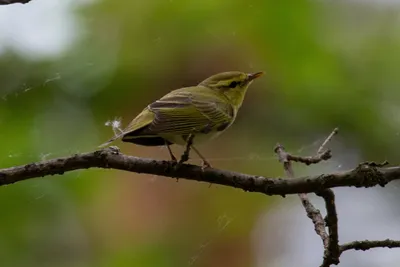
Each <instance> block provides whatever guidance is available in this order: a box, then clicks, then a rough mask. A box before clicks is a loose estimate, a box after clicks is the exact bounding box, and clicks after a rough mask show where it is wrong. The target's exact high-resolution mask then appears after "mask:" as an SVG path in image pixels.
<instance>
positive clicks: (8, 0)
mask: <svg viewBox="0 0 400 267" xmlns="http://www.w3.org/2000/svg"><path fill="white" fill-rule="evenodd" d="M30 1H32V0H0V5H10V4H16V3H20V4H26V3H29V2H30Z"/></svg>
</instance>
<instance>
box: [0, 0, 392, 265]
mask: <svg viewBox="0 0 400 267" xmlns="http://www.w3.org/2000/svg"><path fill="white" fill-rule="evenodd" d="M399 32H400V1H396V0H392V1H389V0H380V1H378V0H375V1H373V0H369V1H368V0H364V1H362V0H359V1H355V0H353V1H351V0H348V1H329V0H327V1H322V0H307V1H306V0H293V1H275V0H268V1H266V0H236V1H228V0H218V1H216V0H190V1H188V0H151V1H150V0H149V1H144V0H143V1H142V0H132V1H123V0H85V1H83V0H81V1H77V0H74V1H73V0H63V1H54V0H32V2H31V3H29V4H26V5H21V4H15V5H9V6H1V7H0V129H1V130H0V140H2V141H1V145H0V151H1V152H0V168H5V167H10V166H15V165H20V164H24V163H29V162H34V161H38V160H43V159H49V158H54V157H59V156H65V155H69V154H72V153H79V152H86V151H92V150H94V149H96V147H97V146H98V145H99V144H101V143H102V142H104V141H105V140H107V139H108V138H109V137H110V136H112V135H113V132H112V129H111V128H110V127H106V126H105V124H106V122H107V121H110V120H113V119H115V118H121V120H122V124H123V125H126V124H127V123H129V121H130V120H131V119H132V118H133V117H134V116H135V115H136V114H137V113H138V112H140V111H141V110H142V109H143V107H145V106H146V105H147V104H149V103H150V102H152V101H153V100H155V99H157V98H158V97H160V96H162V95H163V94H165V93H167V92H169V91H170V90H172V89H176V88H179V87H183V86H189V85H194V84H196V83H198V82H199V81H201V80H203V79H204V78H206V77H207V76H209V75H212V74H215V73H217V72H220V71H228V70H241V71H246V72H253V71H260V70H263V71H265V72H266V75H265V76H264V77H263V78H262V79H260V80H257V81H256V82H255V83H253V85H252V86H251V88H250V89H249V91H248V94H247V97H246V99H245V102H244V105H243V107H242V109H241V112H240V113H239V116H238V118H237V121H236V122H235V124H234V125H233V126H232V128H231V129H230V130H229V131H227V132H226V133H225V134H224V135H222V136H221V137H220V138H219V139H217V140H215V141H212V142H211V143H206V144H204V145H203V146H201V151H202V152H203V154H205V155H206V156H207V157H208V159H209V161H210V162H211V163H212V164H213V166H214V167H217V168H223V169H229V170H232V171H238V172H245V173H250V174H258V175H264V176H270V177H278V176H282V175H283V171H282V167H281V165H280V164H279V163H278V162H277V160H276V157H275V156H274V154H273V151H272V150H273V147H274V145H275V144H276V143H277V142H281V143H283V144H284V145H285V146H286V148H287V150H288V151H291V152H293V153H297V154H301V155H309V154H313V153H315V151H316V150H317V149H318V146H319V145H320V143H321V142H322V140H323V139H324V137H326V136H327V134H329V133H330V131H331V130H332V129H333V128H334V127H339V128H340V135H339V136H337V138H336V137H335V140H334V142H333V143H332V144H331V147H332V149H333V153H334V158H333V159H332V160H331V161H329V162H327V163H323V164H320V165H318V166H312V167H304V166H296V174H297V175H298V176H301V175H310V174H318V173H322V172H334V171H340V170H345V169H349V168H352V167H354V166H356V165H357V163H359V162H361V161H365V160H376V161H383V160H389V161H390V162H391V163H392V164H397V163H398V162H399V142H400V117H399V101H400V90H399V84H400V75H399V73H398V72H399V65H400V34H399ZM116 145H118V146H119V147H120V148H121V150H122V151H123V152H124V153H128V154H131V155H135V156H143V157H151V158H157V159H166V158H168V153H167V151H166V150H165V149H163V148H149V147H140V146H135V145H129V144H122V143H116ZM173 150H174V152H175V153H177V154H179V153H181V152H182V149H181V148H179V147H173ZM192 162H193V163H195V164H200V161H199V160H198V159H196V158H193V159H192ZM335 192H336V193H337V199H338V200H337V205H338V211H339V227H340V228H339V230H340V241H341V242H346V241H351V240H354V239H385V238H387V237H391V238H400V231H399V229H400V228H399V225H400V221H399V216H400V209H399V205H398V203H399V200H400V198H399V193H400V192H399V189H398V187H397V184H396V183H392V184H390V185H388V186H387V187H386V188H383V189H381V188H374V189H335ZM313 200H315V202H316V203H317V205H318V207H320V208H321V209H323V203H321V201H320V200H319V199H316V198H314V197H313ZM321 255H322V246H321V242H320V240H319V237H318V236H316V235H315V234H314V232H313V226H312V224H311V222H310V221H309V219H308V218H307V217H306V216H305V212H304V210H303V209H302V207H301V205H300V203H299V201H298V199H297V197H296V196H289V197H286V198H284V199H283V198H281V197H266V196H263V195H261V194H251V193H246V192H242V191H240V190H236V189H232V188H226V187H222V186H217V185H213V186H211V187H209V185H208V184H202V183H198V182H193V181H185V180H179V182H176V181H175V180H173V179H166V178H163V177H156V176H149V175H138V174H134V173H125V172H120V171H113V170H83V171H75V172H71V173H67V174H65V175H63V176H58V177H45V178H40V179H39V178H38V179H32V180H28V181H24V182H21V183H17V184H14V185H10V186H3V187H1V188H0V264H1V266H15V267H22V266H24V267H25V266H31V267H34V266H41V267H47V266H49V267H50V266H51V267H53V266H58V267H63V266H68V267H70V266H71V267H86V266H88V267H91V266H93V267H95V266H96V267H97V266H98V267H109V266H113V267H125V266H157V267H170V266H171V267H176V266H208V267H213V266H230V267H241V266H256V267H261V266H263V267H269V266H273V267H286V266H319V264H320V262H321V260H322V257H321ZM399 255H400V254H399V252H398V251H396V250H385V249H377V250H374V251H369V252H354V251H351V252H346V253H345V254H344V255H343V257H342V258H341V261H342V264H341V266H398V265H399V262H400V256H399Z"/></svg>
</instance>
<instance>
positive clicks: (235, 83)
mask: <svg viewBox="0 0 400 267" xmlns="http://www.w3.org/2000/svg"><path fill="white" fill-rule="evenodd" d="M237 85H238V82H236V81H233V82H231V83H230V84H229V88H235V87H236V86H237Z"/></svg>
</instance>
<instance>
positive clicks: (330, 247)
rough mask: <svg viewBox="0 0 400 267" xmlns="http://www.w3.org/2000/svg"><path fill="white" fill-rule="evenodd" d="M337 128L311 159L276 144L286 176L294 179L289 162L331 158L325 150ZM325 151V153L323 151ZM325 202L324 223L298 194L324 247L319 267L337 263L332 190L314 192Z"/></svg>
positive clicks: (306, 200)
mask: <svg viewBox="0 0 400 267" xmlns="http://www.w3.org/2000/svg"><path fill="white" fill-rule="evenodd" d="M337 132H338V128H335V129H334V130H333V131H332V133H331V134H330V135H329V136H328V137H327V138H326V139H325V141H324V142H323V143H322V145H321V146H320V147H319V149H318V151H317V155H315V156H312V157H300V156H294V155H291V154H289V153H287V152H286V151H285V149H284V148H283V146H282V145H280V144H278V145H277V146H276V147H275V152H276V153H277V154H278V158H279V161H280V162H282V163H283V166H284V170H285V173H286V175H287V176H288V177H289V178H294V172H293V168H292V166H291V161H296V162H301V163H304V164H306V165H310V164H316V163H319V162H321V161H322V160H328V159H330V158H331V157H332V154H331V152H330V150H325V147H326V146H327V144H328V143H329V142H330V141H331V140H332V138H333V136H334V135H335V134H337ZM324 150H325V151H324ZM316 194H317V195H318V196H321V197H322V198H323V199H324V201H325V206H326V210H327V217H326V219H325V221H324V219H323V218H322V214H321V212H320V211H319V210H318V209H316V208H315V207H314V206H313V204H312V203H311V202H310V200H309V198H308V196H307V194H306V193H301V194H299V197H300V200H301V203H302V205H303V207H304V208H305V210H306V213H307V216H308V217H309V218H310V219H311V220H312V222H313V224H314V229H315V232H316V233H317V234H318V235H319V236H320V237H321V240H322V243H323V245H324V260H323V263H322V265H321V267H328V266H330V265H331V264H338V263H339V256H340V253H339V235H338V218H337V213H336V205H335V195H334V193H333V191H332V190H330V189H324V190H319V191H317V192H316ZM325 226H327V227H328V229H329V235H328V233H327V232H326V229H325Z"/></svg>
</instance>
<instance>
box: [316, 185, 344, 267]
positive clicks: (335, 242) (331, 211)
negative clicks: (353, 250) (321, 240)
mask: <svg viewBox="0 0 400 267" xmlns="http://www.w3.org/2000/svg"><path fill="white" fill-rule="evenodd" d="M317 195H318V196H320V197H322V198H323V199H324V200H325V208H326V212H327V215H326V218H325V224H326V226H327V227H328V230H329V241H328V246H327V247H326V248H325V252H324V260H323V262H322V265H321V267H324V266H330V265H331V264H339V257H340V248H339V232H338V216H337V212H336V204H335V194H334V193H333V191H332V190H331V189H325V190H323V191H321V192H318V193H317Z"/></svg>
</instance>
